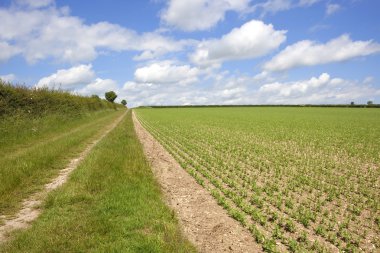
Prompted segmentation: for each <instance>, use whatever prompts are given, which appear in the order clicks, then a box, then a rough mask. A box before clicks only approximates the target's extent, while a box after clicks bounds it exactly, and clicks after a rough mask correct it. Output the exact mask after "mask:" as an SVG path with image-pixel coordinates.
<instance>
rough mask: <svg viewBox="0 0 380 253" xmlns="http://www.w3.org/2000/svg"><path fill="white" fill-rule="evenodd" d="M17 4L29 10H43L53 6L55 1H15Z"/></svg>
mask: <svg viewBox="0 0 380 253" xmlns="http://www.w3.org/2000/svg"><path fill="white" fill-rule="evenodd" d="M14 2H15V4H17V5H20V6H25V7H29V8H41V7H46V6H49V5H52V4H53V3H54V2H55V1H54V0H15V1H14Z"/></svg>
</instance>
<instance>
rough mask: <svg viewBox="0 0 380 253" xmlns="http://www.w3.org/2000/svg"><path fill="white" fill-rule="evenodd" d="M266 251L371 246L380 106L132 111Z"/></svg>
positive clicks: (377, 229)
mask: <svg viewBox="0 0 380 253" xmlns="http://www.w3.org/2000/svg"><path fill="white" fill-rule="evenodd" d="M135 112H136V115H137V117H138V119H139V121H140V122H141V124H142V125H143V126H144V127H145V128H146V129H147V130H148V131H149V132H150V133H151V134H152V135H153V136H154V137H155V138H156V139H157V140H158V141H159V142H160V143H161V144H162V145H163V146H164V147H165V148H166V149H167V150H168V152H169V153H170V154H171V155H172V156H173V157H174V158H175V159H176V160H177V161H178V163H179V164H180V165H181V166H182V168H183V169H185V170H186V171H187V172H188V173H189V174H190V175H192V176H193V177H194V178H195V180H196V181H197V182H198V183H199V184H200V185H202V186H203V187H204V188H205V189H207V190H208V191H210V194H211V195H212V196H213V197H214V198H215V199H216V201H217V203H218V204H219V205H221V206H222V207H223V208H225V209H226V210H227V212H228V213H229V215H230V216H231V217H233V218H234V219H236V220H237V221H238V222H239V223H240V224H241V225H242V226H244V227H246V228H247V229H248V230H249V231H250V232H251V233H252V236H253V237H254V238H255V240H256V241H257V243H259V244H261V245H262V248H263V250H264V251H266V252H339V251H342V252H378V251H379V250H380V238H379V237H380V111H379V110H376V109H364V108H363V109H353V108H302V107H291V108H289V107H286V108H285V107H251V108H249V107H234V108H164V109H162V108H160V109H158V108H150V109H145V108H144V109H136V110H135Z"/></svg>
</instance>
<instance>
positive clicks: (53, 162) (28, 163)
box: [0, 110, 124, 214]
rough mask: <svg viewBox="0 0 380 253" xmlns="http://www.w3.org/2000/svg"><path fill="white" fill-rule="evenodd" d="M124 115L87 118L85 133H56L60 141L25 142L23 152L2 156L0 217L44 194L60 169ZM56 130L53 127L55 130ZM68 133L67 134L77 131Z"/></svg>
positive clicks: (109, 113) (109, 112)
mask: <svg viewBox="0 0 380 253" xmlns="http://www.w3.org/2000/svg"><path fill="white" fill-rule="evenodd" d="M122 113H124V110H122V111H121V110H120V111H108V112H104V113H94V114H93V116H94V117H92V118H91V117H86V120H85V121H83V120H80V121H81V122H82V123H83V124H86V127H85V128H83V129H82V128H80V129H78V130H77V131H73V132H71V133H70V134H69V135H65V134H62V132H61V131H59V132H56V136H57V138H50V139H47V140H45V141H44V142H42V143H38V144H37V143H36V142H31V143H29V142H25V143H28V146H27V147H20V148H19V150H20V152H18V151H19V150H15V151H13V152H12V153H8V154H7V153H6V154H5V155H4V156H1V157H0V182H1V184H0V213H1V214H12V213H14V212H15V210H17V209H18V208H19V207H20V205H21V201H22V200H23V199H24V198H26V197H28V196H29V195H30V194H32V193H33V192H36V191H39V190H41V189H42V187H43V185H44V184H45V183H47V182H49V181H50V179H51V178H52V177H54V176H55V175H56V174H57V172H58V171H59V170H60V169H63V168H65V166H66V165H67V163H68V161H69V159H71V158H72V157H74V156H75V155H77V154H78V153H79V152H80V151H82V150H83V149H84V148H85V146H86V144H87V143H88V142H89V141H90V140H92V139H94V138H97V136H98V135H99V134H101V132H102V131H103V129H104V127H105V126H107V125H108V124H110V123H112V122H113V121H114V120H115V119H116V118H117V117H119V116H120V115H121V114H122ZM54 126H55V125H54V123H53V124H52V127H53V128H54ZM58 129H60V128H58ZM61 130H62V129H61ZM65 130H66V131H64V132H63V133H65V132H69V131H71V130H73V129H72V128H69V129H65ZM47 135H48V136H51V132H47ZM41 138H43V137H42V136H41ZM21 151H22V152H21ZM3 154H4V153H3Z"/></svg>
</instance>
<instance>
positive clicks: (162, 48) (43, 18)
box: [0, 0, 380, 107]
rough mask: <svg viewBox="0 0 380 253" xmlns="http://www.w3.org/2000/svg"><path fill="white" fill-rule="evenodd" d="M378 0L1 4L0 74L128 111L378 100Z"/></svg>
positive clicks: (27, 0) (37, 0)
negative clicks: (113, 96) (109, 99)
mask: <svg viewBox="0 0 380 253" xmlns="http://www.w3.org/2000/svg"><path fill="white" fill-rule="evenodd" d="M378 10H380V1H377V0H146V1H144V0H128V1H125V0H91V1H90V0H87V1H77V0H56V1H54V0H0V78H1V79H3V80H5V81H9V82H12V83H14V84H22V85H26V86H30V87H36V88H40V87H49V88H51V89H62V90H68V91H71V92H73V93H75V94H80V95H86V96H91V95H93V94H96V95H99V96H100V97H104V93H105V92H106V91H110V90H113V91H115V92H116V93H117V94H118V98H117V101H121V100H122V99H126V100H127V101H128V105H129V106H132V107H134V106H140V105H191V104H193V105H199V104H342V103H343V104H349V103H351V102H354V103H357V104H359V103H367V101H370V100H371V101H373V102H374V103H380V15H379V13H378V12H379V11H378Z"/></svg>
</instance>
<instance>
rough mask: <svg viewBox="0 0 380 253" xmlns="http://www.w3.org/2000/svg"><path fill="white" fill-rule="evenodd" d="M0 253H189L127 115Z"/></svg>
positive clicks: (190, 250) (1, 247) (191, 250)
mask: <svg viewBox="0 0 380 253" xmlns="http://www.w3.org/2000/svg"><path fill="white" fill-rule="evenodd" d="M14 236H15V239H14V240H13V241H11V242H9V243H7V244H5V245H3V246H0V252H194V251H195V250H194V248H193V246H192V245H190V243H189V242H188V241H186V239H185V238H184V237H183V236H182V234H181V231H180V229H179V227H178V224H177V220H176V218H175V215H174V213H173V212H172V211H171V210H170V209H169V208H168V207H167V206H166V205H165V204H164V203H163V201H162V195H161V192H160V189H159V186H158V184H157V183H156V181H155V179H154V176H153V174H152V172H151V169H150V167H149V164H148V163H147V161H146V158H145V156H144V153H143V151H142V147H141V145H140V143H139V141H138V139H137V137H136V134H135V132H134V128H133V123H132V119H131V113H130V112H129V113H128V115H127V117H126V118H125V119H124V120H123V121H122V122H121V124H119V126H118V127H117V128H116V129H115V130H113V131H112V132H111V133H109V135H108V136H107V137H106V138H105V139H103V140H102V141H101V142H100V143H98V145H97V146H96V147H95V148H94V150H93V151H92V152H91V153H90V154H89V155H88V156H87V157H86V159H85V160H84V161H83V162H82V163H81V164H80V166H79V167H78V168H77V169H76V170H75V171H73V173H72V175H71V176H70V179H69V181H68V182H67V183H66V184H65V185H63V186H62V187H61V188H59V189H57V190H55V191H54V192H52V193H51V194H50V195H49V197H48V199H47V201H46V203H45V205H44V212H43V213H42V215H41V216H40V218H39V219H37V220H36V222H35V223H34V224H33V226H32V227H31V228H30V229H28V230H26V231H23V232H18V233H16V234H15V235H14Z"/></svg>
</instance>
